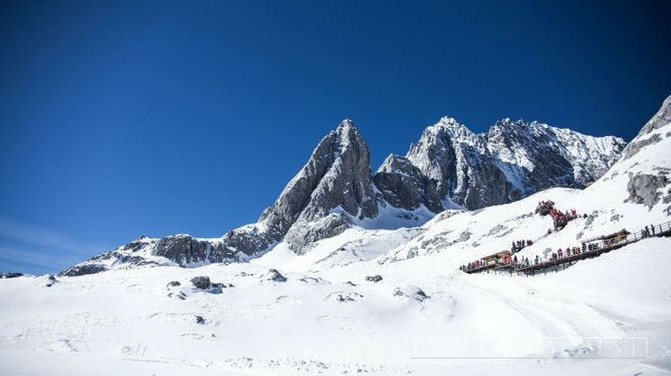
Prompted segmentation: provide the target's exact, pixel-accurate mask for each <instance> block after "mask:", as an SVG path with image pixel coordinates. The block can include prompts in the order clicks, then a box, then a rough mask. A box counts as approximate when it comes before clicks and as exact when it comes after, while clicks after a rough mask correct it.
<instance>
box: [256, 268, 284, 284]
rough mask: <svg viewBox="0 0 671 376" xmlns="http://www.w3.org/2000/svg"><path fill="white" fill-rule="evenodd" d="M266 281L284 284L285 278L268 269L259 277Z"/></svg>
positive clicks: (277, 272) (275, 270) (274, 270)
mask: <svg viewBox="0 0 671 376" xmlns="http://www.w3.org/2000/svg"><path fill="white" fill-rule="evenodd" d="M261 278H263V279H264V280H266V281H275V282H286V281H287V277H285V276H283V275H282V273H280V272H279V271H278V270H277V269H270V270H268V272H267V273H266V274H264V275H263V276H261Z"/></svg>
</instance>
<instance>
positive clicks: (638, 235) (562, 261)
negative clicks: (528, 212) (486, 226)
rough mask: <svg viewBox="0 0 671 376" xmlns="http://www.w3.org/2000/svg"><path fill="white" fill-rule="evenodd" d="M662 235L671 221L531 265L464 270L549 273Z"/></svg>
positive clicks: (669, 230)
mask: <svg viewBox="0 0 671 376" xmlns="http://www.w3.org/2000/svg"><path fill="white" fill-rule="evenodd" d="M653 228H654V234H653V231H652V230H653ZM662 236H671V221H669V222H665V223H662V224H659V225H655V226H653V227H652V228H650V232H649V235H647V236H646V235H645V230H641V231H638V232H635V233H631V234H629V235H627V236H626V237H622V238H620V239H618V240H615V239H609V238H604V237H601V238H597V239H594V240H593V241H590V242H584V243H583V244H585V246H586V249H587V250H585V251H582V249H581V252H580V253H578V254H575V255H570V256H566V257H558V258H556V259H552V260H547V261H543V262H539V263H538V264H535V263H532V262H530V263H529V265H526V264H521V263H517V264H515V263H512V262H510V263H505V264H503V263H493V264H490V265H484V266H481V267H478V268H470V269H469V268H465V269H462V270H463V271H464V272H466V273H468V274H473V273H482V272H487V273H488V272H489V271H490V270H491V271H500V272H508V273H510V274H512V273H517V274H526V275H535V274H540V273H547V272H548V271H550V272H552V271H558V270H560V269H565V268H567V267H569V266H571V265H572V264H574V263H576V262H578V261H580V260H586V259H590V258H594V257H598V256H600V255H602V254H604V253H608V252H610V251H614V250H616V249H619V248H622V247H624V246H626V245H628V244H631V243H635V242H637V241H639V240H641V239H646V238H652V237H662Z"/></svg>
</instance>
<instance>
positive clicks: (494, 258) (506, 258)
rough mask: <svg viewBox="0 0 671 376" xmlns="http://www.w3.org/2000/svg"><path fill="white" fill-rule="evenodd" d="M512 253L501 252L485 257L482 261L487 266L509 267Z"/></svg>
mask: <svg viewBox="0 0 671 376" xmlns="http://www.w3.org/2000/svg"><path fill="white" fill-rule="evenodd" d="M512 256H513V254H512V252H510V251H501V252H498V253H495V254H493V255H489V256H485V257H483V258H482V259H481V260H482V261H484V262H485V265H497V266H500V265H508V264H510V261H511V260H512Z"/></svg>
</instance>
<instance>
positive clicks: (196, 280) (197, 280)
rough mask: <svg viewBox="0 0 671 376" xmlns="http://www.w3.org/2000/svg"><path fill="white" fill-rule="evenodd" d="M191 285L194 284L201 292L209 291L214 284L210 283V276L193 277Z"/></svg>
mask: <svg viewBox="0 0 671 376" xmlns="http://www.w3.org/2000/svg"><path fill="white" fill-rule="evenodd" d="M191 283H193V285H194V286H196V288H198V289H201V290H207V289H209V288H210V287H212V283H210V277H208V276H198V277H193V278H191Z"/></svg>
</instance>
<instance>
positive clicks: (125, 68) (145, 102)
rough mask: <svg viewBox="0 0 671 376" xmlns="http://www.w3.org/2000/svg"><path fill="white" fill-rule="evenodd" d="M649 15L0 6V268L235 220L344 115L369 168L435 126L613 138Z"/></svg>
mask: <svg viewBox="0 0 671 376" xmlns="http://www.w3.org/2000/svg"><path fill="white" fill-rule="evenodd" d="M668 4H669V3H668V1H608V2H605V1H604V2H587V1H540V2H539V1H524V2H517V1H513V2H480V1H464V2H461V3H455V2H447V1H440V2H414V1H413V2H411V1H379V2H374V1H290V2H289V1H287V2H281V1H237V2H227V1H204V0H203V1H149V2H146V1H137V0H134V1H127V2H122V1H115V2H103V1H80V2H61V1H9V2H8V1H4V2H2V3H1V8H0V84H1V85H0V127H1V128H0V182H1V183H2V184H0V271H1V270H20V271H29V272H48V271H57V270H59V269H62V268H63V267H64V266H66V265H68V264H70V263H72V262H75V261H79V260H81V259H84V258H86V257H87V256H89V255H92V254H94V253H98V252H100V251H102V250H104V249H106V248H111V247H114V246H117V245H120V244H123V243H125V242H128V241H129V240H132V239H134V238H136V237H138V236H139V235H142V234H147V235H152V236H163V235H167V234H171V233H177V232H186V233H191V234H194V235H197V236H210V237H214V236H220V235H221V234H223V233H224V232H225V231H227V230H228V229H230V228H233V227H236V226H239V225H242V224H245V223H249V222H253V221H255V220H256V218H257V217H258V215H259V214H260V213H261V211H262V210H263V209H264V208H265V207H267V206H269V205H271V204H272V203H273V201H274V199H275V198H276V197H277V195H278V194H279V193H280V191H281V190H282V188H283V186H284V184H285V183H286V182H287V181H288V180H289V179H290V178H291V177H292V176H293V175H294V174H295V173H296V172H297V171H298V170H299V169H300V168H301V166H302V165H303V163H304V162H305V161H306V160H307V158H308V157H309V154H310V153H311V151H312V150H313V148H314V146H315V145H316V143H317V142H318V141H319V140H320V139H321V137H323V136H324V135H325V134H326V133H327V132H328V131H329V130H331V129H333V128H335V127H336V126H337V124H338V123H339V122H340V120H342V119H344V118H351V119H353V120H354V121H355V123H356V125H357V127H358V128H359V130H360V131H361V132H362V134H363V135H364V137H365V138H366V140H367V141H368V143H369V144H370V146H371V151H372V159H373V169H375V168H377V166H378V165H379V163H380V162H381V161H382V160H383V159H384V157H385V156H386V155H387V154H389V153H391V152H394V153H400V154H404V153H405V152H406V151H407V149H408V146H409V144H410V143H411V142H414V141H416V140H417V139H418V138H419V136H420V134H421V132H422V130H423V129H424V128H425V127H426V126H428V125H431V124H433V123H435V122H436V121H437V120H438V119H439V118H440V117H441V116H444V115H450V116H453V117H455V118H457V119H458V120H460V121H461V122H463V123H465V124H466V125H467V126H469V127H470V128H471V129H473V130H474V131H476V132H482V131H486V130H487V128H488V127H489V126H491V125H492V124H493V123H494V122H495V121H496V120H497V119H500V118H503V117H512V118H515V119H517V118H523V119H525V120H534V119H536V120H540V121H543V122H547V123H549V124H551V125H555V126H560V127H568V128H572V129H575V130H578V131H580V132H583V133H588V134H593V135H609V134H613V135H617V136H620V137H624V138H625V139H627V140H629V139H631V138H632V137H633V136H634V135H635V133H636V132H637V131H638V129H639V128H640V127H641V126H642V125H643V124H644V123H645V121H647V119H648V118H649V117H650V116H651V115H652V114H653V113H654V112H655V111H656V110H657V108H658V107H659V105H660V104H661V102H662V100H663V99H664V98H665V97H666V96H667V95H669V94H671V74H670V70H669V67H670V62H671V59H670V57H671V56H670V55H671V53H670V50H671V49H670V48H669V46H671V27H670V26H669V22H668V19H667V16H668V14H669V6H668Z"/></svg>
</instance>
